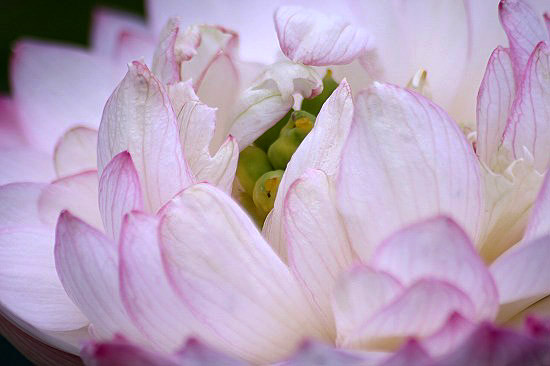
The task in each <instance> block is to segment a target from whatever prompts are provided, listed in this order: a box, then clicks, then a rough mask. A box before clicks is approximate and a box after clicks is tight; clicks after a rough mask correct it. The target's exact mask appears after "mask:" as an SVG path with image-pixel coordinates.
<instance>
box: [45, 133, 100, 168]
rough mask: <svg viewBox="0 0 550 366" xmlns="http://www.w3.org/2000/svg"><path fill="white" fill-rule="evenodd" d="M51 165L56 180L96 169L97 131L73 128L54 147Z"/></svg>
mask: <svg viewBox="0 0 550 366" xmlns="http://www.w3.org/2000/svg"><path fill="white" fill-rule="evenodd" d="M53 164H54V167H55V172H56V174H57V177H58V178H61V177H66V176H69V175H73V174H77V173H81V172H83V171H86V170H96V169H97V130H94V129H91V128H88V127H73V128H71V129H70V130H68V131H67V132H65V134H64V135H63V137H61V139H59V141H58V142H57V145H56V146H55V150H54V153H53Z"/></svg>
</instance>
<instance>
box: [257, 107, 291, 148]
mask: <svg viewBox="0 0 550 366" xmlns="http://www.w3.org/2000/svg"><path fill="white" fill-rule="evenodd" d="M293 111H294V110H293V109H291V110H290V111H288V113H287V114H285V116H284V117H283V118H281V119H280V120H279V122H277V123H276V124H275V125H273V126H272V127H271V128H270V129H269V130H267V131H265V132H264V134H263V135H261V136H260V137H258V138H257V139H256V141H254V145H256V146H258V147H259V148H260V149H262V150H263V151H265V152H267V149H269V147H270V146H271V144H272V143H273V142H275V140H277V138H279V134H280V133H281V129H282V128H283V127H284V126H285V125H286V123H287V121H288V119H289V118H290V115H291V114H292V112H293Z"/></svg>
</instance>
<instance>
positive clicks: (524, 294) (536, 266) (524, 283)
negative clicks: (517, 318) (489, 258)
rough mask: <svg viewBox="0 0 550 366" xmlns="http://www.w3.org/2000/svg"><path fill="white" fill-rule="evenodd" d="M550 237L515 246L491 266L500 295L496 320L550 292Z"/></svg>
mask: <svg viewBox="0 0 550 366" xmlns="http://www.w3.org/2000/svg"><path fill="white" fill-rule="evenodd" d="M548 258H550V236H543V237H541V238H538V239H535V240H533V241H531V242H529V243H526V244H523V245H522V246H520V247H517V248H516V247H512V248H511V249H509V250H508V251H507V252H505V253H504V254H503V255H502V256H500V257H499V258H498V259H497V260H496V261H495V262H494V263H493V264H492V265H491V268H490V270H491V273H492V275H493V277H494V279H495V282H496V284H497V288H498V292H499V295H500V304H501V307H500V311H499V314H498V318H497V321H500V322H504V321H506V320H508V319H510V318H511V317H512V316H514V315H515V314H517V313H519V312H520V311H521V310H523V309H525V308H527V307H528V306H529V305H531V304H533V303H535V302H536V301H538V300H540V299H542V298H543V297H545V296H548V295H550V267H549V266H548Z"/></svg>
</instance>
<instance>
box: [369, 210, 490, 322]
mask: <svg viewBox="0 0 550 366" xmlns="http://www.w3.org/2000/svg"><path fill="white" fill-rule="evenodd" d="M371 264H372V265H373V267H374V268H377V269H379V270H382V271H386V272H388V273H390V274H392V275H393V276H395V277H396V278H397V279H398V280H399V281H401V282H402V283H403V285H405V286H408V285H410V284H412V283H414V282H415V281H417V280H419V279H421V278H434V279H438V280H442V281H447V282H449V283H451V284H453V285H454V286H456V287H457V288H459V289H460V290H462V291H464V293H466V295H468V296H469V297H470V300H471V301H472V302H473V303H474V305H475V310H476V313H477V314H476V317H475V319H478V320H479V319H489V320H492V319H493V318H494V317H495V315H496V313H497V311H498V294H497V289H496V285H495V283H494V281H493V279H492V277H491V274H490V273H489V270H488V269H487V267H486V266H485V264H484V263H483V261H482V260H481V258H480V257H479V255H478V254H477V252H476V250H475V248H474V246H473V244H472V242H471V240H470V239H469V238H468V236H467V235H466V233H465V232H464V231H463V230H462V229H461V228H460V227H459V226H458V225H457V224H456V223H455V222H454V221H453V220H451V219H449V218H447V217H436V218H433V219H429V220H426V221H423V222H420V223H416V224H413V225H411V226H409V227H407V228H404V229H402V230H400V231H398V232H397V233H395V234H393V235H392V236H390V237H389V238H388V239H386V240H384V242H383V243H382V244H380V246H378V248H377V249H376V251H375V252H374V255H373V257H372V260H371Z"/></svg>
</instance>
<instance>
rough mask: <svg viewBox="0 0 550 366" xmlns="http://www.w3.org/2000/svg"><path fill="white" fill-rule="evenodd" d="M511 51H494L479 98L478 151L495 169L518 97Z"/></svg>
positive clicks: (497, 49)
mask: <svg viewBox="0 0 550 366" xmlns="http://www.w3.org/2000/svg"><path fill="white" fill-rule="evenodd" d="M509 52H510V51H509V50H508V49H505V48H502V47H498V48H496V49H495V50H494V51H493V53H492V54H491V58H489V62H488V63H487V69H486V70H485V76H484V77H483V81H482V82H481V86H480V88H479V94H478V96H477V144H476V151H477V155H478V156H479V158H480V159H481V160H482V161H483V162H484V163H485V164H487V165H488V166H489V167H491V168H492V169H495V166H496V164H497V162H498V161H497V158H498V156H497V154H498V152H499V149H500V147H501V145H502V138H503V134H504V129H505V128H506V123H507V122H508V114H509V112H510V107H511V105H512V102H513V100H514V97H515V95H516V84H515V81H514V69H513V64H512V60H511V58H510V56H509Z"/></svg>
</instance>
